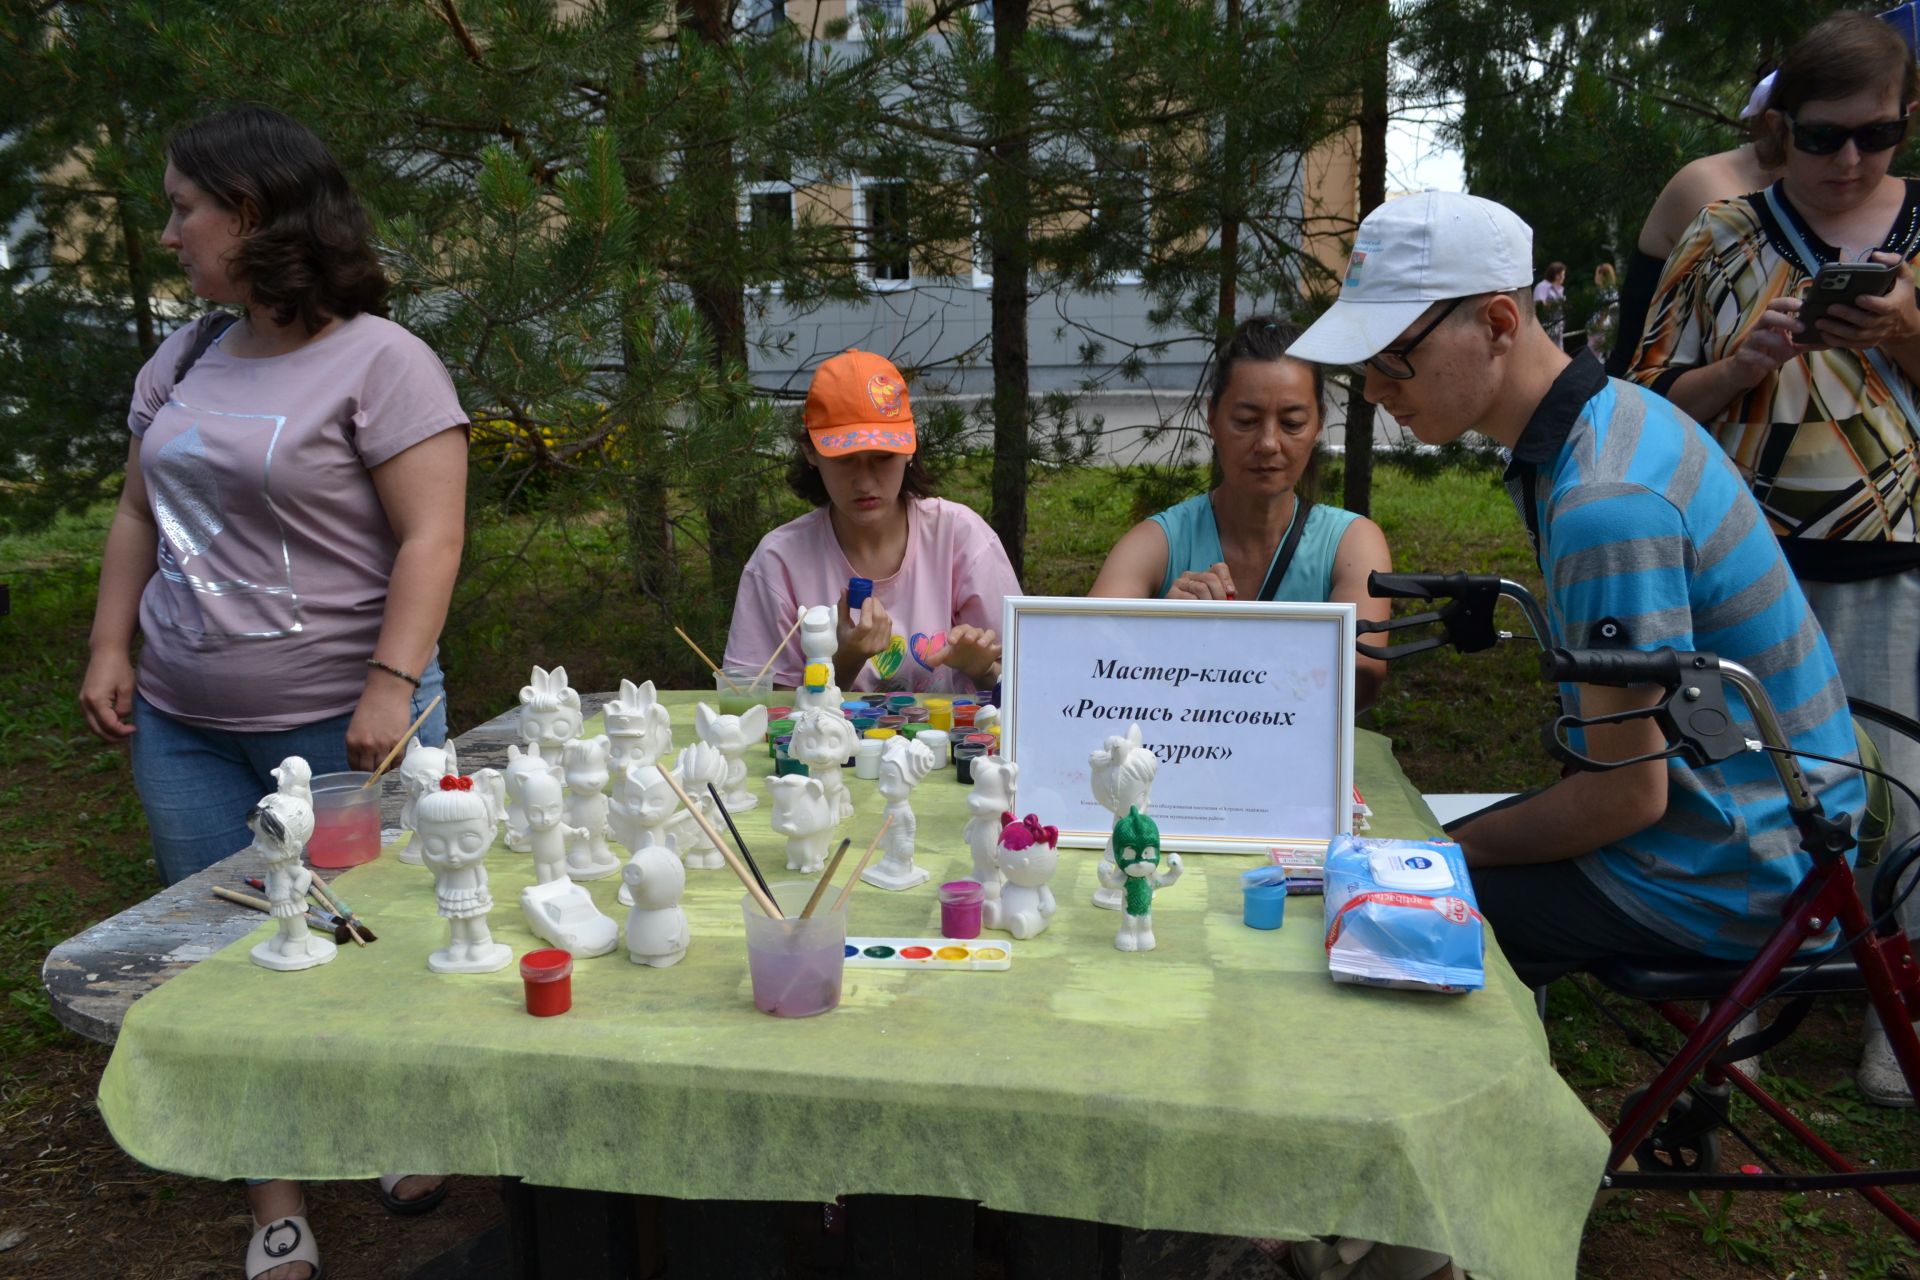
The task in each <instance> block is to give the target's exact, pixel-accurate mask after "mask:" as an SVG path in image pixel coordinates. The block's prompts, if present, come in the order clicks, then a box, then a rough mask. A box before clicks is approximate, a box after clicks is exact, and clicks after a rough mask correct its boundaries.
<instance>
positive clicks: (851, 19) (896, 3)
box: [847, 0, 991, 40]
mask: <svg viewBox="0 0 1920 1280" xmlns="http://www.w3.org/2000/svg"><path fill="white" fill-rule="evenodd" d="M989 9H991V7H990V6H989ZM906 25H907V3H906V0H847V35H848V37H849V38H851V39H854V40H858V39H860V37H861V35H862V33H863V32H864V30H865V28H867V27H878V28H880V29H881V30H884V31H898V30H899V29H900V28H902V27H904V26H906Z"/></svg>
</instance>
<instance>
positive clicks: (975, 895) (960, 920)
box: [940, 880, 987, 938]
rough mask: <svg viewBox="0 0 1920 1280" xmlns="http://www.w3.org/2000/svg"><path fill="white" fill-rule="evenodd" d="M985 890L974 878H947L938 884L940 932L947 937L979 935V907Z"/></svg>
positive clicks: (985, 892) (984, 897)
mask: <svg viewBox="0 0 1920 1280" xmlns="http://www.w3.org/2000/svg"><path fill="white" fill-rule="evenodd" d="M986 896H987V891H986V890H985V889H983V888H981V886H980V884H979V882H978V881H974V880H949V881H948V882H947V883H945V884H943V885H941V886H940V933H941V935H942V936H944V937H948V938H977V937H979V936H980V907H981V904H982V903H983V902H984V901H985V900H986Z"/></svg>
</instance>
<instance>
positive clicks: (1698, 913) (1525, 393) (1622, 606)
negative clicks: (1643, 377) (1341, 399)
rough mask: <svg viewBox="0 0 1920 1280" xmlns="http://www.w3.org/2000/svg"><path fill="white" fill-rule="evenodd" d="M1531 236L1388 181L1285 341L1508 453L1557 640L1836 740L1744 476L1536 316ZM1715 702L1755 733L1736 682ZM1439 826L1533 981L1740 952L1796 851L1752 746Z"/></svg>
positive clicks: (1826, 798)
mask: <svg viewBox="0 0 1920 1280" xmlns="http://www.w3.org/2000/svg"><path fill="white" fill-rule="evenodd" d="M1532 258H1533V233H1532V231H1531V230H1530V229H1529V228H1528V227H1527V225H1526V223H1524V222H1522V221H1521V220H1520V219H1519V218H1518V217H1516V216H1515V215H1514V214H1513V212H1512V211H1511V210H1509V209H1507V208H1505V207H1503V206H1501V205H1498V204H1495V203H1493V202H1492V201H1490V200H1482V199H1479V198H1477V197H1474V196H1467V195H1459V194H1454V193H1447V192H1426V193H1423V194H1421V195H1417V196H1406V197H1403V198H1401V199H1399V200H1394V201H1390V202H1389V203H1387V204H1385V205H1382V206H1381V207H1380V208H1379V209H1376V210H1375V211H1374V212H1373V213H1372V214H1371V215H1369V216H1368V217H1367V219H1366V221H1364V222H1362V223H1361V224H1360V229H1359V232H1358V234H1357V235H1356V236H1355V238H1354V251H1353V257H1352V261H1351V262H1350V264H1349V266H1348V268H1347V277H1346V281H1345V283H1344V285H1343V287H1342V288H1341V290H1340V297H1339V299H1338V300H1337V301H1336V302H1335V303H1334V304H1333V306H1332V308H1331V309H1329V310H1328V311H1327V313H1326V314H1325V315H1324V316H1322V317H1321V318H1320V320H1319V321H1318V322H1317V323H1315V324H1314V325H1313V327H1312V328H1310V329H1309V330H1308V331H1307V332H1306V333H1305V334H1304V335H1302V336H1301V339H1300V341H1298V342H1297V343H1295V344H1294V345H1293V347H1292V349H1291V350H1290V351H1289V353H1288V354H1290V355H1292V356H1294V357H1295V358H1298V359H1303V360H1315V361H1320V362H1322V363H1327V364H1356V365H1362V366H1364V369H1363V372H1364V376H1365V378H1366V396H1367V399H1368V400H1370V401H1372V402H1374V403H1375V404H1378V405H1381V406H1382V407H1384V408H1385V409H1386V410H1387V412H1388V413H1390V414H1392V415H1393V417H1394V420H1395V421H1397V422H1399V423H1400V424H1401V425H1402V426H1403V427H1405V428H1407V429H1408V430H1410V431H1412V432H1413V434H1414V435H1415V436H1416V437H1418V438H1419V439H1420V440H1421V441H1422V442H1424V443H1427V444H1444V443H1446V442H1447V441H1450V440H1454V439H1457V438H1459V437H1460V436H1461V435H1463V434H1465V433H1466V432H1468V431H1479V432H1480V433H1481V434H1482V435H1485V436H1488V437H1490V438H1491V439H1493V440H1494V441H1496V442H1498V443H1499V444H1501V445H1503V446H1505V447H1506V448H1507V449H1508V450H1510V451H1511V454H1512V460H1511V462H1510V463H1509V464H1508V467H1507V474H1506V482H1507V487H1508V490H1509V491H1510V492H1511V494H1512V496H1513V500H1514V504H1515V506H1516V507H1518V509H1519V511H1520V515H1521V518H1522V519H1523V520H1524V521H1525V522H1526V525H1527V531H1528V534H1529V536H1530V539H1531V541H1532V544H1533V548H1534V553H1535V555H1536V557H1537V559H1538V561H1539V564H1540V570H1541V573H1542V575H1543V576H1544V578H1545V581H1546V600H1545V601H1544V603H1545V605H1546V609H1547V616H1548V619H1549V624H1550V625H1551V627H1552V629H1553V635H1552V636H1551V637H1550V642H1551V643H1552V644H1555V645H1564V646H1567V647H1570V648H1595V647H1626V648H1633V649H1657V648H1660V647H1661V646H1671V647H1673V648H1675V649H1678V650H1682V651H1689V650H1701V651H1706V652H1711V653H1715V654H1718V655H1719V656H1721V657H1722V658H1728V659H1732V660H1734V661H1736V662H1739V663H1742V664H1743V665H1745V666H1747V667H1748V668H1750V669H1751V670H1753V671H1754V672H1755V674H1757V675H1758V676H1759V677H1760V678H1761V680H1762V681H1763V682H1764V683H1765V685H1766V688H1767V693H1768V696H1769V697H1771V698H1772V699H1773V701H1774V704H1775V706H1776V707H1777V708H1779V710H1780V712H1781V716H1782V720H1783V722H1784V724H1785V727H1786V729H1787V731H1788V733H1789V735H1790V736H1791V738H1792V739H1793V742H1794V745H1795V746H1796V747H1797V748H1799V749H1801V750H1804V751H1810V752H1816V753H1819V754H1822V755H1828V756H1837V757H1840V758H1843V759H1851V758H1853V755H1854V738H1853V730H1852V723H1851V720H1850V719H1849V717H1848V714H1847V705H1846V697H1845V695H1844V694H1843V693H1842V691H1841V688H1840V679H1839V675H1838V673H1837V672H1836V670H1835V668H1834V663H1833V655H1832V653H1831V652H1830V651H1829V650H1828V648H1827V642H1826V639H1825V637H1824V636H1822V635H1821V633H1820V629H1819V626H1818V625H1817V624H1816V623H1815V622H1814V620H1813V616H1812V613H1811V612H1810V611H1809V610H1808V608H1807V603H1806V600H1805V598H1804V597H1803V596H1802V595H1801V594H1800V589H1799V587H1798V586H1797V585H1795V582H1794V579H1793V575H1792V574H1791V573H1790V572H1789V571H1788V570H1787V566H1786V561H1785V560H1784V559H1783V558H1782V556H1781V554H1780V551H1779V548H1778V547H1777V546H1776V545H1775V542H1774V539H1773V535H1772V533H1771V532H1770V531H1769V530H1768V528H1767V524H1766V521H1765V519H1764V518H1763V517H1762V516H1761V514H1760V510H1759V508H1758V507H1757V506H1755V505H1754V502H1753V499H1752V498H1751V496H1750V495H1749V494H1748V492H1747V486H1746V484H1745V482H1744V481H1742V480H1741V478H1740V476H1739V474H1738V473H1737V472H1736V471H1735V470H1734V469H1733V466H1732V464H1731V463H1729V462H1728V461H1727V458H1726V455H1725V453H1724V452H1723V451H1722V450H1721V449H1720V448H1719V447H1718V446H1717V445H1716V444H1715V443H1714V442H1713V440H1712V439H1711V438H1710V437H1709V436H1707V435H1706V433H1705V432H1703V431H1702V430H1701V429H1700V428H1699V427H1698V426H1697V425H1696V424H1695V423H1694V422H1693V421H1692V419H1690V418H1688V417H1687V416H1686V415H1685V414H1683V413H1682V412H1680V410H1678V409H1676V408H1675V407H1674V406H1673V405H1671V404H1669V403H1667V402H1666V401H1665V400H1663V399H1661V398H1660V397H1659V396H1656V395H1654V394H1652V393H1651V392H1649V391H1646V390H1645V389H1643V388H1641V387H1638V386H1635V385H1633V384H1631V383H1626V382H1618V381H1611V380H1609V379H1608V378H1607V376H1606V374H1605V372H1604V371H1603V370H1602V369H1601V367H1600V365H1599V363H1598V362H1597V361H1596V360H1595V359H1594V358H1593V356H1592V355H1591V354H1590V353H1587V352H1584V351H1583V352H1581V353H1580V354H1579V355H1578V356H1575V357H1572V358H1569V357H1568V356H1567V355H1566V354H1565V353H1564V352H1562V351H1561V350H1560V348H1559V347H1558V346H1557V345H1555V343H1554V341H1553V340H1552V338H1550V337H1549V336H1548V335H1547V333H1546V332H1545V330H1543V329H1542V328H1541V327H1540V324H1539V322H1538V321H1537V320H1536V319H1535V318H1534V314H1533V306H1532V302H1531V299H1530V297H1529V294H1528V288H1529V285H1530V283H1531V281H1532V278H1533V275H1532ZM1436 567H1438V566H1436ZM1658 696H1659V691H1658V690H1656V689H1651V688H1633V689H1612V688H1603V687H1600V686H1594V685H1563V686H1561V698H1562V701H1563V703H1565V704H1566V709H1567V710H1568V711H1569V712H1570V713H1573V714H1577V715H1581V716H1588V717H1591V716H1596V715H1604V714H1607V713H1609V712H1617V711H1625V710H1629V709H1634V708H1641V707H1645V706H1648V705H1651V704H1652V702H1653V701H1654V700H1655V699H1656V698H1657V697H1658ZM1728 702H1729V704H1730V705H1732V706H1734V707H1735V708H1736V714H1737V715H1738V716H1740V717H1741V719H1742V720H1743V721H1744V722H1746V723H1747V725H1748V726H1749V730H1748V731H1749V734H1750V735H1752V734H1753V730H1752V729H1751V717H1750V716H1749V715H1748V714H1747V712H1746V711H1745V708H1744V707H1742V706H1740V705H1739V699H1738V695H1737V694H1733V693H1731V692H1730V693H1729V695H1728ZM1585 743H1586V751H1587V754H1589V755H1591V756H1594V757H1596V758H1599V759H1606V760H1623V759H1629V758H1632V757H1635V756H1641V755H1646V754H1648V753H1649V752H1653V751H1658V750H1660V749H1661V747H1662V745H1663V739H1662V737H1661V734H1660V731H1659V730H1658V729H1657V728H1655V727H1654V725H1653V723H1652V721H1651V720H1647V719H1638V720H1630V721H1627V722H1626V723H1624V724H1618V725H1604V726H1595V727H1593V728H1591V729H1589V730H1587V731H1586V735H1585ZM1802 764H1803V767H1804V768H1806V769H1807V770H1808V777H1809V780H1810V782H1811V783H1812V785H1813V786H1814V789H1815V791H1816V793H1817V794H1818V795H1819V797H1820V800H1821V803H1822V804H1823V805H1824V806H1825V807H1826V810H1827V812H1828V813H1829V814H1831V815H1834V816H1838V815H1840V814H1842V813H1849V814H1853V815H1854V816H1856V817H1857V816H1858V814H1859V812H1860V809H1861V808H1862V806H1863V805H1864V803H1865V798H1866V792H1865V788H1864V786H1863V785H1862V783H1861V782H1860V777H1859V775H1858V774H1857V773H1856V772H1854V771H1853V770H1851V769H1846V768H1843V767H1841V766H1838V765H1825V764H1819V763H1816V762H1814V761H1812V760H1803V761H1802ZM1452 835H1453V836H1454V838H1455V839H1457V840H1458V841H1459V842H1460V844H1461V846H1462V848H1463V849H1464V850H1465V852H1466V856H1467V862H1468V865H1469V866H1470V867H1471V868H1472V869H1473V876H1474V891H1475V894H1476V896H1477V897H1478V898H1479V901H1480V908H1481V911H1482V914H1483V915H1485V916H1486V918H1487V920H1488V921H1489V922H1490V923H1491V924H1492V925H1493V928H1494V933H1495V935H1496V936H1497V937H1498V938H1499V940H1500V945H1501V949H1502V950H1503V951H1504V952H1505V953H1506V955H1507V958H1508V959H1509V960H1510V961H1511V962H1512V963H1513V966H1514V969H1515V970H1516V971H1517V972H1518V973H1519V974H1520V976H1521V978H1522V979H1523V980H1524V981H1526V982H1528V983H1529V984H1531V985H1540V984H1542V983H1545V982H1547V981H1550V980H1551V979H1553V978H1554V977H1557V976H1559V975H1560V974H1563V973H1567V972H1570V971H1572V970H1574V969H1577V968H1580V967H1582V966H1584V965H1586V964H1588V963H1591V962H1593V961H1596V960H1599V959H1602V958H1604V957H1607V956H1645V957H1655V956H1688V955H1705V956H1712V957H1718V958H1722V959H1744V958H1747V957H1749V956H1751V955H1753V954H1754V953H1755V952H1756V951H1757V950H1758V949H1759V947H1760V945H1761V944H1762V943H1763V942H1764V941H1765V940H1766V938H1767V936H1768V935H1769V934H1770V933H1771V932H1772V931H1773V930H1774V929H1775V928H1776V927H1777V926H1778V925H1779V923H1780V908H1781V905H1782V904H1783V903H1784V901H1785V899H1786V896H1787V895H1788V894H1789V893H1790V892H1791V891H1792V889H1793V887H1794V886H1795V885H1796V884H1798V883H1799V881H1800V880H1801V878H1802V877H1803V876H1804V875H1805V874H1806V873H1807V871H1808V870H1809V869H1810V860H1809V858H1808V857H1807V855H1806V854H1804V853H1802V852H1801V851H1800V848H1799V843H1800V842H1799V836H1798V833H1797V832H1796V831H1795V830H1794V828H1793V825H1792V822H1791V821H1790V820H1789V818H1788V815H1787V807H1786V797H1785V795H1784V794H1783V792H1782V789H1781V787H1780V786H1779V784H1778V782H1777V780H1776V779H1775V776H1774V773H1773V767H1772V765H1771V763H1770V762H1769V761H1768V760H1767V759H1766V758H1765V757H1764V756H1763V755H1762V754H1760V753H1746V754H1743V755H1741V756H1738V757H1736V758H1734V759H1732V760H1729V761H1726V762H1724V763H1722V764H1720V765H1716V766H1714V767H1712V768H1709V769H1695V768H1691V767H1689V766H1688V765H1686V764H1684V763H1681V762H1679V761H1671V760H1669V761H1660V760H1655V761H1649V762H1645V763H1641V764H1635V765H1629V766H1626V767H1623V768H1620V769H1615V770H1612V771H1609V772H1604V773H1594V772H1581V773H1574V774H1571V775H1570V776H1568V777H1566V778H1564V779H1562V780H1561V781H1560V782H1558V783H1556V784H1554V785H1553V786H1551V787H1548V788H1546V789H1545V790H1543V791H1539V792H1535V793H1532V794H1529V795H1526V796H1523V797H1520V798H1518V799H1516V800H1515V801H1513V802H1510V803H1508V804H1506V805H1503V806H1496V807H1495V808H1493V809H1488V810H1483V811H1482V812H1480V813H1478V814H1474V815H1471V816H1469V817H1468V818H1466V819H1463V820H1462V821H1461V822H1459V823H1457V824H1455V826H1454V828H1453V829H1452Z"/></svg>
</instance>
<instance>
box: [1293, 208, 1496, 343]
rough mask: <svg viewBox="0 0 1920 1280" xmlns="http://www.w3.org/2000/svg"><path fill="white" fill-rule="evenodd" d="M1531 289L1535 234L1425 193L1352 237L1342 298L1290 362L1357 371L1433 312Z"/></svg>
mask: <svg viewBox="0 0 1920 1280" xmlns="http://www.w3.org/2000/svg"><path fill="white" fill-rule="evenodd" d="M1532 283H1533V228H1531V227H1529V226H1528V225H1527V224H1526V223H1524V222H1522V221H1521V220H1520V218H1519V215H1517V214H1515V213H1514V211H1513V210H1511V209H1509V208H1507V207H1506V206H1505V205H1501V204H1495V203H1494V202H1493V201H1491V200H1482V199H1481V198H1480V197H1479V196H1469V195H1463V194H1461V193H1460V192H1458V191H1423V192H1421V193H1420V194H1418V195H1411V196H1401V197H1400V198H1399V199H1397V200H1389V201H1387V203H1385V204H1383V205H1381V206H1380V207H1379V208H1378V209H1375V210H1374V211H1373V212H1372V213H1370V214H1368V215H1367V216H1366V220H1365V221H1363V222H1362V223H1361V224H1360V230H1359V231H1358V232H1357V233H1355V235H1354V237H1353V256H1352V257H1351V258H1349V259H1348V261H1347V278H1346V280H1345V281H1344V282H1343V283H1342V284H1341V286H1340V296H1339V297H1338V298H1336V299H1335V300H1334V303H1333V305H1332V306H1331V307H1328V308H1327V312H1326V314H1325V315H1323V316H1321V317H1320V318H1319V319H1318V320H1316V321H1314V322H1313V325H1312V327H1310V328H1309V329H1308V330H1307V331H1306V332H1305V333H1303V334H1301V335H1300V338H1299V340H1298V341H1297V342H1295V343H1294V344H1293V345H1292V346H1290V347H1288V348H1287V354H1288V355H1290V356H1292V357H1294V358H1295V359H1297V360H1311V361H1313V362H1314V363H1316V364H1358V363H1359V362H1360V361H1362V360H1366V359H1368V358H1369V357H1371V356H1373V355H1376V354H1377V353H1378V352H1379V351H1380V350H1381V348H1383V347H1385V346H1386V345H1387V344H1388V343H1390V342H1392V341H1393V340H1394V339H1395V338H1397V337H1399V336H1400V334H1401V333H1402V332H1404V331H1405V330H1406V328H1407V327H1408V326H1409V325H1411V324H1412V323H1413V322H1414V321H1415V320H1418V319H1419V318H1420V316H1421V314H1422V313H1423V312H1425V311H1426V309H1427V308H1428V307H1430V306H1432V305H1433V304H1434V303H1436V302H1444V301H1450V300H1451V299H1454V298H1468V297H1472V296H1473V295H1474V294H1477V293H1499V292H1504V291H1506V290H1508V289H1523V288H1525V287H1527V286H1528V285H1530V284H1532Z"/></svg>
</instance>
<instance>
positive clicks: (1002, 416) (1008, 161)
mask: <svg viewBox="0 0 1920 1280" xmlns="http://www.w3.org/2000/svg"><path fill="white" fill-rule="evenodd" d="M1028 4H1029V0H993V39H994V62H995V64H996V66H997V68H998V70H999V72H1000V76H999V79H1000V83H999V85H998V87H997V99H998V101H997V104H996V105H997V106H998V107H999V110H998V111H996V112H995V113H994V116H995V118H994V120H993V133H994V137H995V138H996V139H998V141H997V142H996V143H995V145H994V146H993V147H992V148H991V150H990V152H989V157H988V166H989V167H988V172H987V184H986V186H987V190H986V200H985V204H986V210H985V213H986V222H987V226H986V234H987V241H988V246H989V250H988V252H989V256H990V258H991V260H992V263H993V288H992V290H991V293H990V305H991V313H992V314H991V324H992V329H993V336H992V362H993V504H992V508H991V511H990V513H989V516H988V519H989V522H990V523H991V524H992V525H993V531H994V532H995V533H996V534H998V535H999V536H1000V545H1001V546H1002V547H1004V548H1005V549H1006V553H1007V560H1008V561H1009V562H1010V563H1011V564H1012V565H1013V571H1014V573H1015V574H1016V575H1019V574H1021V573H1022V572H1024V570H1025V567H1026V541H1027V458H1028V449H1029V445H1030V439H1029V419H1030V416H1031V410H1030V407H1029V404H1028V369H1027V284H1028V275H1029V273H1030V271H1031V270H1032V265H1033V251H1032V244H1031V242H1030V239H1029V235H1030V219H1029V209H1030V207H1031V203H1032V195H1031V191H1030V190H1029V179H1028V174H1027V155H1028V150H1029V147H1028V141H1027V129H1028V127H1029V124H1030V122H1031V120H1032V90H1031V86H1029V85H1028V84H1027V83H1026V74H1025V72H1024V71H1023V70H1022V69H1021V67H1020V63H1019V54H1020V46H1021V44H1022V43H1023V42H1024V41H1025V40H1026V35H1027V25H1028V18H1029V14H1028Z"/></svg>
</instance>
